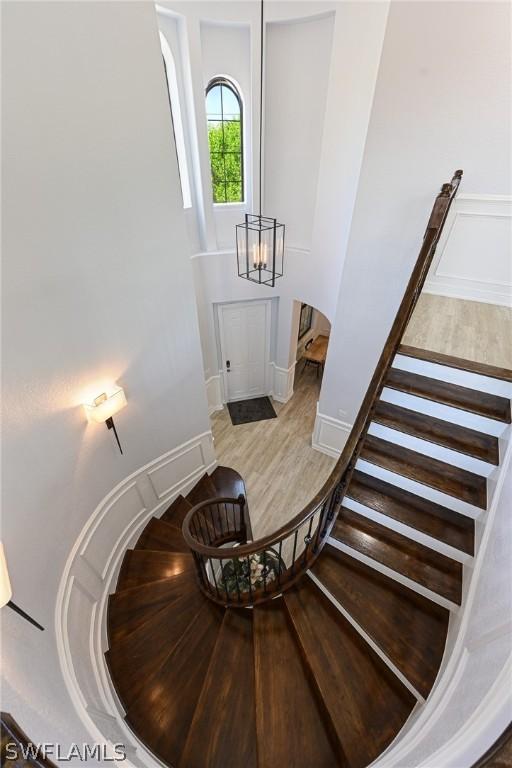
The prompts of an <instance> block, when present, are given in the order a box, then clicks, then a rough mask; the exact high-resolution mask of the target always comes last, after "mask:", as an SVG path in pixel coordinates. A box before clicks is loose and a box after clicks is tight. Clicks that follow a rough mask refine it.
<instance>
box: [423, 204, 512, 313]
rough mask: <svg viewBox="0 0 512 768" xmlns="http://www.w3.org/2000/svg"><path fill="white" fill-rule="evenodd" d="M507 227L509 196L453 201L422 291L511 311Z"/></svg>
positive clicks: (511, 245)
mask: <svg viewBox="0 0 512 768" xmlns="http://www.w3.org/2000/svg"><path fill="white" fill-rule="evenodd" d="M511 227H512V198H511V197H508V196H506V195H459V197H456V198H455V200H454V202H453V205H452V208H451V211H450V213H449V215H448V219H447V221H446V225H445V228H444V233H443V235H442V237H441V240H440V242H439V246H438V249H437V253H436V256H435V258H434V261H433V263H432V267H431V269H430V273H429V276H428V278H427V282H426V284H425V291H426V292H427V293H436V294H440V295H444V296H452V297H454V298H460V299H470V300H472V301H483V302H487V303H490V304H502V305H505V306H512V236H511Z"/></svg>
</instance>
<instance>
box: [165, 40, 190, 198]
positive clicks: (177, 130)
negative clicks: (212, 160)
mask: <svg viewBox="0 0 512 768" xmlns="http://www.w3.org/2000/svg"><path fill="white" fill-rule="evenodd" d="M160 45H161V48H162V56H163V60H164V71H165V79H166V82H167V91H168V93H169V107H170V110H171V123H172V130H173V133H174V144H175V146H176V157H177V159H178V171H179V174H180V182H181V194H182V197H183V207H184V208H190V207H191V206H192V198H191V194H190V179H189V175H188V163H187V151H186V148H185V135H184V132H183V120H182V117H181V107H180V96H179V90H178V78H177V76H176V64H175V63H174V56H173V55H172V51H171V49H170V47H169V43H168V42H167V40H166V39H165V37H164V36H163V35H162V33H161V32H160Z"/></svg>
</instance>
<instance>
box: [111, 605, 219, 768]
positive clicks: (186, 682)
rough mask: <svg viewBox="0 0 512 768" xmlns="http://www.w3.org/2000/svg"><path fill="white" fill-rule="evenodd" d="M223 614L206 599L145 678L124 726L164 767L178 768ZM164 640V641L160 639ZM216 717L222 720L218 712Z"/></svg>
mask: <svg viewBox="0 0 512 768" xmlns="http://www.w3.org/2000/svg"><path fill="white" fill-rule="evenodd" d="M223 615H224V612H223V610H222V609H221V608H219V606H216V605H214V604H213V603H212V602H211V601H209V600H208V599H205V600H204V602H203V606H202V608H201V610H200V612H199V613H198V614H197V616H196V618H195V620H194V621H193V622H191V623H190V624H189V626H188V627H187V629H186V630H185V632H184V633H183V634H182V636H181V639H180V641H179V642H178V643H177V644H176V645H175V647H174V648H173V649H172V651H171V653H170V654H169V655H168V656H167V658H166V660H165V661H164V663H163V664H162V665H161V666H160V668H159V670H157V671H156V672H154V673H153V674H151V675H149V676H148V678H147V680H146V684H145V686H144V688H143V690H142V691H141V692H140V694H139V696H138V698H137V701H136V702H135V703H134V704H132V705H131V706H130V708H129V709H128V711H127V714H126V721H127V723H128V724H129V725H130V727H131V728H132V730H134V731H135V733H136V734H137V736H138V737H139V738H140V739H141V740H142V741H143V742H144V743H145V744H146V745H147V746H148V747H149V749H151V751H152V752H154V753H155V754H156V755H157V756H158V757H159V758H160V759H161V760H163V761H164V762H165V763H166V764H167V765H173V766H174V765H179V764H180V756H181V754H182V752H183V748H184V746H185V743H186V740H187V734H188V731H189V729H190V725H191V723H192V718H193V716H194V712H195V710H196V706H197V702H198V699H199V696H200V693H201V690H202V688H203V685H204V681H205V676H206V674H207V670H208V666H209V664H210V658H211V655H212V653H213V650H214V647H215V643H216V640H217V635H218V632H219V629H220V626H221V623H222V619H223ZM164 639H165V637H164ZM217 717H218V718H219V719H221V718H222V713H221V712H218V714H217Z"/></svg>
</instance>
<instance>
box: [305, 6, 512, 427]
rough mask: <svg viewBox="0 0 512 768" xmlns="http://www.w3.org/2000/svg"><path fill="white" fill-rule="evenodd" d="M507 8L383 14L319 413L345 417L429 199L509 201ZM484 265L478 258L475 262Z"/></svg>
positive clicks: (394, 301) (365, 376) (383, 331)
mask: <svg viewBox="0 0 512 768" xmlns="http://www.w3.org/2000/svg"><path fill="white" fill-rule="evenodd" d="M509 29H510V5H509V4H507V3H494V2H492V3H465V2H459V3H450V2H446V3H445V2H436V3H429V2H415V3H407V2H397V3H392V5H391V10H390V13H389V19H388V25H387V31H386V37H385V42H384V49H383V52H382V60H381V65H380V69H379V76H378V80H377V86H376V91H375V99H374V104H373V109H372V115H371V121H370V126H369V130H368V138H367V142H366V149H365V157H364V163H363V168H362V173H361V180H360V184H359V190H358V194H357V202H356V207H355V212H354V219H353V223H352V228H351V232H350V243H349V248H348V254H347V258H346V261H345V268H344V272H343V279H342V283H341V288H340V292H339V297H338V308H337V313H336V319H335V323H334V327H333V333H332V335H331V344H330V346H329V353H328V357H327V367H326V376H325V379H324V386H323V389H322V395H321V400H320V410H321V411H322V412H323V413H325V414H327V415H328V416H330V417H333V418H338V419H342V420H343V421H347V422H349V423H350V422H353V421H354V418H355V416H356V414H357V410H358V408H359V405H360V402H361V400H362V397H363V395H364V392H365V389H366V387H367V385H368V382H369V380H370V378H371V375H372V373H373V370H374V368H375V365H376V362H377V359H378V356H379V354H380V352H381V350H382V347H383V344H384V340H385V338H386V335H387V333H388V331H389V328H390V326H391V323H392V320H393V317H394V315H395V313H396V310H397V307H398V304H399V301H400V299H401V296H402V294H403V291H404V288H405V284H406V281H407V279H408V277H409V275H410V272H411V269H412V266H413V263H414V261H415V259H416V257H417V254H418V251H419V247H420V243H421V238H422V236H423V232H424V230H425V225H426V221H427V218H428V215H429V211H430V208H431V206H432V202H433V198H434V196H435V195H436V193H437V191H438V189H439V186H440V184H441V183H442V182H444V181H449V180H450V178H451V175H452V173H453V171H454V170H455V169H457V168H463V169H464V178H463V181H462V187H461V192H464V193H479V194H491V195H493V194H500V195H501V194H510V183H511V177H510V128H511V124H510V112H509V106H510V104H509V98H510V87H511V80H510V77H511V75H510V73H511V68H510V39H509ZM482 258H483V259H485V255H484V254H483V255H482Z"/></svg>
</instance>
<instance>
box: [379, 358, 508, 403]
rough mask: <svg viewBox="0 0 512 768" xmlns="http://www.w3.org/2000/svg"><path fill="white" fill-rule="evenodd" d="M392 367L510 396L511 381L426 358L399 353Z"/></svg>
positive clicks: (482, 390)
mask: <svg viewBox="0 0 512 768" xmlns="http://www.w3.org/2000/svg"><path fill="white" fill-rule="evenodd" d="M393 368H400V370H401V371H410V372H411V373H418V374H419V375H420V376H428V377H429V378H431V379H437V380H438V381H446V382H448V383H449V384H458V385H459V386H461V387H468V388H469V389H476V390H478V391H479V392H488V393H489V394H491V395H500V396H501V397H508V398H512V382H510V381H501V379H493V378H491V377H490V376H482V375H481V374H479V373H471V371H461V370H459V369H458V368H450V367H449V366H447V365H439V364H438V363H431V362H429V361H428V360H418V359H417V358H415V357H407V356H406V355H400V354H399V355H396V356H395V359H394V360H393Z"/></svg>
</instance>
